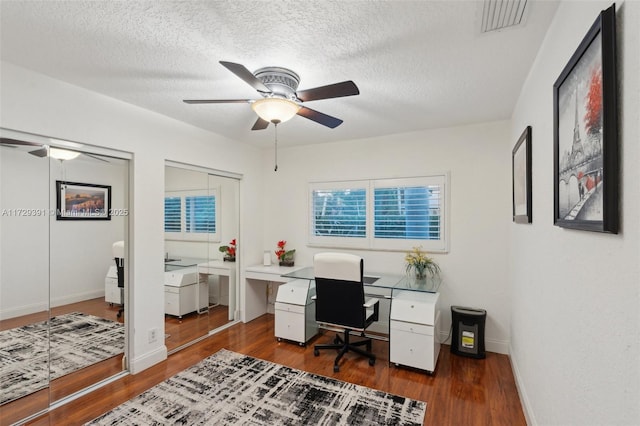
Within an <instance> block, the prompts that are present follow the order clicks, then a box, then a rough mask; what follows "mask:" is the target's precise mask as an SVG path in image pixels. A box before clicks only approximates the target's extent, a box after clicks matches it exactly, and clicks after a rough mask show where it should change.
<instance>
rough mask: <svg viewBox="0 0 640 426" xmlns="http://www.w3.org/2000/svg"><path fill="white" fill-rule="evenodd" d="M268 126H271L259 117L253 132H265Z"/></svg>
mask: <svg viewBox="0 0 640 426" xmlns="http://www.w3.org/2000/svg"><path fill="white" fill-rule="evenodd" d="M268 126H269V122H268V121H267V120H263V119H262V118H260V117H258V119H257V120H256V122H255V124H254V125H253V127H252V128H251V130H264V129H266V128H267V127H268Z"/></svg>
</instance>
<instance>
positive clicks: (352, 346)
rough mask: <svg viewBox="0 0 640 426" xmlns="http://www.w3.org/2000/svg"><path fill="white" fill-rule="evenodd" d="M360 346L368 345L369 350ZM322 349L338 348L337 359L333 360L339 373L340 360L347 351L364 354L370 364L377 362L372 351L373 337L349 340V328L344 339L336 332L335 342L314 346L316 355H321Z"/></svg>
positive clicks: (334, 368)
mask: <svg viewBox="0 0 640 426" xmlns="http://www.w3.org/2000/svg"><path fill="white" fill-rule="evenodd" d="M360 346H366V348H367V350H366V351H365V350H363V349H361V348H360ZM320 349H338V350H339V351H340V352H338V356H336V359H335V361H334V362H333V371H334V372H335V373H337V372H338V371H340V366H339V362H340V360H341V359H342V357H343V356H344V354H346V353H347V352H349V351H351V352H356V353H358V354H360V355H362V356H365V357H367V358H369V365H374V364H375V363H376V356H375V355H374V354H372V353H371V339H366V340H360V341H358V342H350V341H349V330H345V332H344V339H343V338H342V337H340V335H339V334H336V337H335V338H334V339H333V344H330V343H328V344H322V345H315V346H314V347H313V354H314V355H315V356H318V355H320Z"/></svg>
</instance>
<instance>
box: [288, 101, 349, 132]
mask: <svg viewBox="0 0 640 426" xmlns="http://www.w3.org/2000/svg"><path fill="white" fill-rule="evenodd" d="M298 115H300V116H302V117H304V118H308V119H309V120H312V121H315V122H316V123H320V124H322V125H323V126H327V127H330V128H332V129H335V128H336V127H338V126H339V125H341V124H342V120H340V119H339V118H335V117H332V116H330V115H327V114H323V113H321V112H318V111H316V110H313V109H311V108H307V107H304V106H303V107H302V108H300V109H299V110H298Z"/></svg>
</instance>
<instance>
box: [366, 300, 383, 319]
mask: <svg viewBox="0 0 640 426" xmlns="http://www.w3.org/2000/svg"><path fill="white" fill-rule="evenodd" d="M362 306H363V307H364V308H365V309H367V308H373V316H372V318H371V320H372V321H378V319H379V315H378V313H379V310H380V299H376V298H373V297H372V298H371V299H369V300H367V301H366V302H365V303H364V305H362Z"/></svg>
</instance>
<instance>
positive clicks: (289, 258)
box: [275, 240, 296, 266]
mask: <svg viewBox="0 0 640 426" xmlns="http://www.w3.org/2000/svg"><path fill="white" fill-rule="evenodd" d="M286 245H287V242H286V241H285V240H280V241H278V250H276V251H275V254H276V257H277V258H278V261H279V262H280V265H281V266H293V255H294V254H295V252H296V249H293V250H285V248H284V247H285V246H286Z"/></svg>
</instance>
